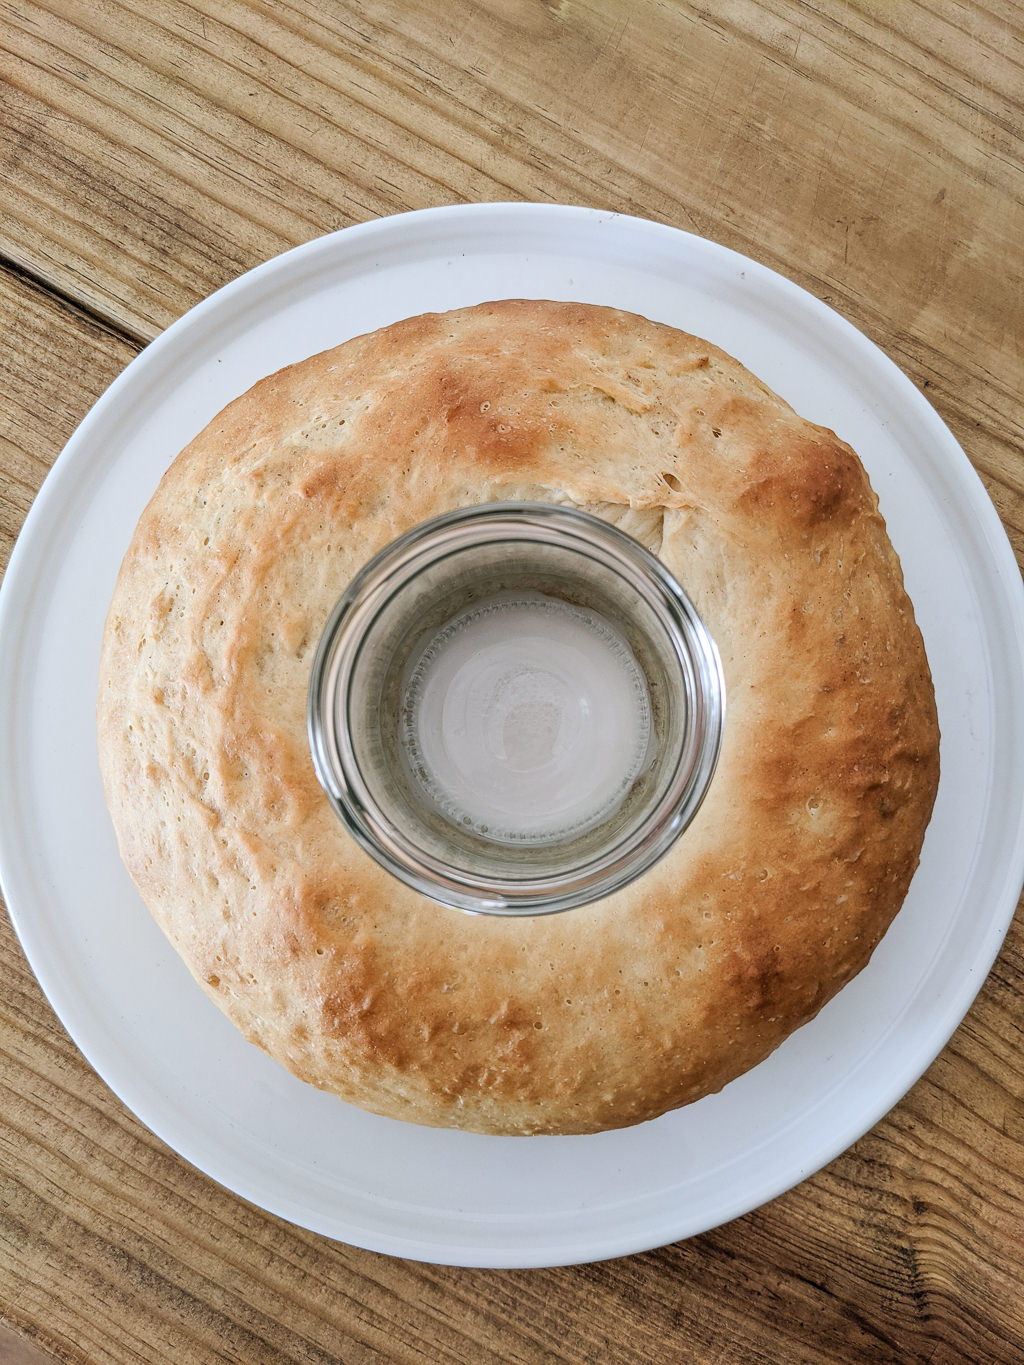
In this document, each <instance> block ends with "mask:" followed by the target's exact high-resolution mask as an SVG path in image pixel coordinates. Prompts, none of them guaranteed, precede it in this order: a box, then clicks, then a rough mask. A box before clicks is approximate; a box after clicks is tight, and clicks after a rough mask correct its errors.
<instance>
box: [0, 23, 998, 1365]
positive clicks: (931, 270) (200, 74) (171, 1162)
mask: <svg viewBox="0 0 1024 1365" xmlns="http://www.w3.org/2000/svg"><path fill="white" fill-rule="evenodd" d="M0 62H2V67H0V74H2V77H3V81H4V89H3V99H2V107H0V170H2V176H0V196H2V198H0V264H2V265H3V266H4V269H3V270H0V335H2V337H3V340H4V345H3V347H0V368H2V373H3V378H2V389H0V392H2V393H3V395H4V400H3V402H2V403H0V567H2V566H3V565H4V564H6V561H7V557H8V555H9V553H10V548H11V544H12V542H13V537H14V535H15V534H16V532H17V529H18V527H19V526H20V524H21V522H22V520H23V518H24V515H25V513H26V511H27V509H28V507H29V505H30V502H31V499H32V497H33V495H34V493H35V491H36V489H37V488H38V486H39V484H40V482H41V480H42V478H43V476H44V475H45V472H46V470H47V469H48V468H49V466H50V465H51V464H52V462H53V460H54V459H55V458H56V456H57V454H58V452H59V450H60V448H61V446H62V445H63V443H64V441H65V440H66V439H67V437H68V436H69V435H70V434H71V432H72V430H73V429H74V427H75V425H76V424H77V422H78V421H79V420H80V418H81V417H82V416H83V415H84V413H85V411H86V410H87V409H88V407H89V405H90V403H91V402H92V401H93V400H94V399H95V398H96V397H97V396H98V395H99V394H100V393H101V392H102V391H103V389H104V388H105V387H106V386H107V385H108V384H109V382H110V381H111V379H112V378H113V377H114V376H115V375H116V374H117V373H118V372H119V371H120V369H121V368H123V366H124V365H125V364H127V363H128V361H129V360H130V359H131V358H132V357H133V356H134V355H135V354H136V353H137V352H138V350H139V348H140V347H141V346H142V345H143V344H144V343H145V342H146V341H148V340H149V339H150V338H152V337H153V336H154V335H156V333H157V332H159V331H160V330H161V329H162V328H163V327H165V326H166V325H167V324H168V323H169V322H170V321H172V320H173V319H174V318H175V317H177V316H178V315H179V314H180V313H181V312H183V311H184V310H185V309H187V308H188V307H189V306H191V305H192V304H193V303H195V302H196V301H197V300H198V299H200V298H201V297H203V296H204V295H206V294H207V293H209V292H210V291H211V290H212V289H214V288H216V287H217V286H218V285H220V284H222V283H224V282H225V281H226V280H228V279H230V278H233V277H234V276H235V275H237V274H238V273H239V272H240V271H242V270H245V269H247V268H249V267H250V266H252V265H254V264H256V263H258V262H259V261H261V260H264V259H266V258H267V257H269V256H271V255H273V254H275V253H276V252H278V251H280V250H282V249H284V248H286V247H288V246H291V245H294V244H296V243H298V242H302V241H305V240H308V239H309V238H310V237H312V236H315V235H317V234H319V233H322V232H325V231H329V230H332V229H334V228H336V227H342V226H345V225H347V224H349V223H352V222H357V221H362V220H365V219H367V218H371V217H374V216H376V215H379V214H383V213H391V212H396V211H401V210H405V209H409V208H419V207H424V206H428V205H433V204H440V203H453V202H462V201H470V200H501V199H536V200H544V201H554V202H567V203H589V204H594V205H597V206H601V207H610V208H615V209H619V210H623V211H626V212H634V213H640V214H642V215H644V216H646V217H651V218H656V219H660V220H662V221H666V222H669V223H673V224H675V225H676V226H679V227H683V228H688V229H690V230H694V231H697V232H700V233H703V234H705V235H707V236H709V237H712V238H714V239H715V240H717V241H719V242H722V243H724V244H725V245H728V246H732V247H735V248H737V249H739V250H741V251H744V252H746V253H747V254H749V255H751V256H753V257H755V258H757V259H759V260H762V261H764V262H765V263H766V264H768V265H770V266H773V267H774V268H777V269H779V270H781V271H782V272H783V273H785V274H786V275H788V276H789V277H790V278H792V279H795V280H796V281H798V282H799V283H801V284H803V285H804V286H805V287H807V288H808V289H810V290H812V292H814V293H816V294H817V295H818V296H819V297H821V298H824V299H826V300H828V301H829V302H830V303H832V304H833V306H835V307H836V308H837V309H838V310H839V311H840V312H842V313H843V314H845V315H846V316H847V317H849V318H850V319H851V320H852V321H853V322H854V323H856V325H857V326H859V327H861V328H862V329H863V330H864V331H865V332H866V333H867V334H868V335H869V336H871V337H873V339H874V340H876V341H877V342H878V343H879V344H880V345H881V346H882V347H883V349H885V350H886V351H887V352H888V354H889V355H891V356H892V357H893V358H894V359H895V360H896V361H897V363H898V364H900V365H901V366H902V367H903V368H904V369H905V370H906V372H907V373H908V374H909V375H910V376H911V378H912V379H913V380H914V381H915V382H916V383H917V384H918V385H919V387H921V388H922V389H923V390H924V391H925V392H926V394H927V395H928V397H929V398H930V399H931V401H932V402H933V403H934V405H935V406H936V408H937V409H938V411H939V412H940V414H941V415H942V416H943V418H944V419H945V420H946V421H947V422H948V423H949V425H950V427H951V428H952V430H953V432H954V434H955V435H956V436H957V438H958V440H959V441H960V442H961V444H962V445H963V447H964V449H965V450H966V451H967V453H968V455H969V456H970V458H971V460H972V461H973V462H974V464H975V466H976V468H978V470H979V472H980V473H981V475H982V478H983V479H984V481H985V484H986V487H987V488H988V489H989V492H990V494H991V496H992V498H993V501H994V502H995V505H996V507H997V509H998V510H999V512H1000V514H1001V516H1002V517H1003V521H1004V524H1005V525H1006V527H1007V530H1008V533H1009V535H1010V537H1011V540H1012V541H1013V543H1014V545H1015V548H1016V550H1017V553H1018V558H1019V559H1020V560H1022V561H1024V459H1022V456H1021V443H1022V435H1024V433H1022V426H1024V416H1022V413H1024V409H1022V405H1021V398H1020V395H1021V393H1022V392H1024V352H1022V348H1021V346H1020V339H1021V336H1022V335H1024V256H1022V252H1021V250H1020V243H1021V241H1022V240H1024V170H1022V166H1024V138H1022V131H1024V107H1022V99H1021V96H1022V91H1024V79H1022V75H1024V13H1022V12H1021V11H1020V9H1019V8H1018V7H1017V6H1015V5H1011V4H1009V3H1003V2H1002V0H986V3H983V4H979V5H973V4H972V5H970V6H967V5H961V4H956V3H952V0H949V2H947V0H929V2H928V3H917V0H913V2H908V3H904V4H901V5H899V6H889V5H883V4H879V3H877V0H873V2H872V3H868V0H864V2H863V3H839V0H835V2H834V3H818V4H810V3H801V2H800V0H762V3H758V4H753V3H749V0H724V2H722V3H717V4H716V5H714V6H713V7H711V6H700V5H697V4H676V3H660V2H659V0H636V2H635V3H629V4H626V3H621V0H590V2H589V3H586V2H584V0H580V2H579V3H577V2H576V0H548V2H547V3H545V2H544V0H480V2H479V3H469V0H453V3H449V4H446V5H444V6H437V5H434V4H427V3H425V0H414V2H412V3H407V2H406V0H364V2H363V3H346V4H331V5H322V4H317V3H314V0H288V2H285V0H280V2H279V0H273V2H272V0H252V3H250V4H239V3H228V0H204V3H202V4H200V3H196V4H185V3H181V2H180V0H131V2H129V3H120V2H119V0H89V3H86V0H46V3H17V2H13V0H0ZM1020 923H1021V921H1020V918H1019V917H1018V920H1017V922H1016V923H1015V924H1014V926H1013V927H1012V928H1011V931H1010V935H1009V937H1008V939H1007V941H1006V944H1005V945H1004V948H1003V951H1002V953H1001V954H1000V956H999V959H998V961H997V963H996V965H995V968H994V970H993V972H992V973H991V975H990V976H989V978H988V980H987V981H986V983H985V985H984V987H983V989H982V991H981V994H980V996H979V998H978V1000H977V1002H976V1004H975V1005H974V1007H973V1008H972V1010H971V1012H970V1014H969V1015H968V1017H967V1019H966V1020H965V1022H964V1024H963V1025H962V1026H961V1028H960V1029H959V1030H958V1031H957V1033H956V1035H955V1037H954V1038H953V1040H952V1042H951V1043H950V1044H949V1046H948V1047H947V1048H946V1049H945V1050H944V1051H943V1053H942V1054H941V1056H940V1057H939V1058H938V1059H937V1061H936V1062H935V1063H934V1064H933V1066H932V1067H931V1068H930V1069H929V1071H928V1072H927V1074H926V1075H925V1077H924V1078H923V1079H922V1080H921V1081H920V1082H919V1083H918V1084H917V1085H916V1086H915V1087H914V1089H913V1090H912V1091H911V1092H910V1094H909V1095H908V1096H907V1097H906V1098H905V1099H904V1100H903V1102H902V1103H901V1104H899V1105H898V1106H897V1107H896V1109H895V1110H894V1111H893V1112H892V1113H891V1114H890V1115H889V1116H888V1117H887V1118H885V1119H884V1120H883V1121H882V1122H881V1123H879V1124H878V1125H877V1126H876V1127H875V1128H874V1129H873V1130H872V1131H871V1132H870V1133H869V1134H868V1135H867V1136H866V1137H864V1138H863V1139H862V1140H861V1141H860V1142H859V1143H857V1144H856V1145H855V1146H854V1147H853V1148H852V1149H851V1150H850V1151H849V1152H847V1153H845V1154H844V1155H843V1156H841V1157H839V1158H838V1159H837V1160H836V1161H834V1162H833V1163H832V1164H831V1165H830V1166H829V1167H827V1168H826V1170H824V1171H823V1172H821V1173H819V1174H818V1175H817V1176H814V1177H813V1178H811V1179H810V1180H808V1181H806V1182H805V1183H804V1184H803V1185H801V1186H800V1187H798V1188H797V1189H795V1190H793V1191H791V1192H789V1193H788V1194H786V1195H784V1196H782V1197H781V1198H779V1199H777V1200H775V1201H774V1202H773V1203H772V1204H770V1205H768V1206H767V1207H765V1208H763V1209H760V1210H758V1211H756V1212H754V1213H752V1214H750V1215H748V1216H747V1217H746V1218H743V1219H740V1220H737V1221H736V1222H734V1223H731V1224H729V1225H727V1226H726V1227H723V1228H720V1229H717V1230H715V1231H713V1232H709V1233H707V1234H705V1235H704V1236H702V1237H698V1238H694V1239H692V1240H690V1241H688V1242H685V1243H680V1244H678V1245H676V1246H672V1247H668V1248H664V1249H662V1250H659V1251H654V1252H650V1253H648V1254H646V1255H642V1256H636V1257H631V1258H626V1259H622V1260H616V1261H610V1262H605V1263H601V1264H596V1265H589V1266H578V1267H570V1268H565V1269H559V1270H549V1271H536V1272H514V1271H507V1272H485V1271H473V1270H465V1271H463V1270H452V1269H445V1268H441V1267H431V1266H426V1265H418V1264H415V1263H411V1262H404V1261H400V1260H395V1259H390V1258H386V1257H381V1256H376V1255H374V1254H372V1253H369V1252H363V1251H359V1250H356V1249H353V1248H348V1247H345V1246H342V1245H339V1244H335V1243H331V1242H328V1241H326V1240H325V1239H323V1238H319V1237H316V1236H314V1235H313V1234H309V1233H305V1232H302V1231H301V1230H298V1229H295V1228H293V1227H290V1226H289V1225H287V1224H285V1223H283V1222H281V1221H279V1220H277V1219H275V1218H272V1217H270V1216H269V1215H266V1214H264V1213H262V1212H261V1211H260V1210H257V1209H255V1208H253V1207H251V1206H249V1205H247V1204H246V1203H244V1202H243V1201H241V1200H239V1199H237V1198H235V1197H234V1196H232V1195H229V1194H227V1193H226V1192H225V1191H223V1190H221V1189H220V1188H219V1187H218V1186H216V1185H215V1184H213V1183H212V1182H211V1181H209V1180H208V1179H207V1178H206V1177H204V1176H202V1175H200V1174H199V1173H198V1172H196V1171H194V1170H193V1169H192V1168H190V1167H189V1166H187V1165H186V1164H185V1163H184V1162H182V1161H181V1160H180V1159H179V1158H178V1157H176V1156H175V1155H174V1154H173V1153H171V1152H169V1151H168V1150H167V1149H166V1148H165V1147H164V1146H163V1145H162V1144H161V1143H160V1142H159V1141H158V1140H157V1139H156V1138H154V1137H153V1136H152V1135H151V1134H150V1133H148V1131H147V1130H146V1129H144V1128H143V1127H142V1125H141V1124H139V1123H138V1122H137V1121H136V1120H135V1119H134V1118H133V1117H132V1116H131V1115H130V1114H129V1113H127V1111H126V1110H125V1109H124V1108H123V1106H122V1105H121V1104H120V1103H119V1102H118V1101H117V1100H116V1099H114V1097H113V1096H112V1095H111V1094H110V1093H109V1092H108V1091H107V1090H106V1088H105V1087H104V1085H103V1084H102V1082H100V1081H99V1080H98V1078H97V1077H96V1076H95V1074H94V1073H93V1072H92V1071H91V1069H90V1068H89V1066H88V1065H87V1064H86V1063H85V1061H84V1060H83V1058H82V1057H81V1056H80V1054H79V1053H78V1052H77V1050H76V1049H75V1047H74V1046H73V1044H72V1043H71V1042H70V1040H69V1039H68V1037H67V1036H66V1034H65V1033H64V1031H63V1029H62V1027H61V1025H60V1024H59V1022H58V1021H57V1020H56V1018H55V1017H54V1015H53V1013H52V1011H51V1010H50V1007H49V1005H48V1004H47V1003H46V1001H45V999H44V998H43V996H42V994H41V992H40V990H39V987H38V985H37V984H36V982H35V980H34V978H33V976H32V974H31V971H30V970H29V968H28V966H27V964H26V962H25V960H24V957H23V956H22V954H21V951H20V949H19V947H18V945H17V942H16V940H15V937H14V934H13V931H12V930H11V928H10V925H9V923H8V921H7V920H6V919H5V918H3V919H0V965H2V970H3V981H4V986H3V989H2V991H0V1321H2V1322H7V1323H8V1324H10V1325H11V1326H12V1327H13V1328H14V1329H16V1330H17V1332H18V1333H19V1335H20V1336H21V1337H22V1338H24V1339H25V1340H29V1341H35V1342H37V1343H38V1344H39V1345H40V1346H41V1347H42V1348H44V1349H46V1350H47V1351H49V1352H50V1353H52V1355H53V1356H54V1357H55V1358H56V1359H57V1360H60V1361H66V1362H86V1361H88V1362H107V1361H110V1362H116V1365H121V1362H146V1365H152V1362H156V1361H159V1362H163V1361H168V1362H179V1361H188V1362H197V1363H198V1365H202V1363H203V1362H206V1361H210V1362H215V1361H217V1362H219V1361H225V1360H227V1361H238V1362H246V1363H247V1365H257V1363H258V1365H263V1362H278V1361H282V1362H283V1361H310V1362H327V1361H345V1362H346V1365H348V1363H349V1362H355V1363H356V1365H358V1363H359V1362H364V1361H367V1362H368V1361H380V1360H394V1361H402V1362H405V1361H408V1362H423V1361H431V1362H433V1361H466V1362H472V1363H473V1365H476V1363H477V1362H491V1361H493V1362H506V1361H508V1362H513V1361H523V1362H536V1361H592V1362H606V1361H612V1362H627V1363H628V1362H634V1361H635V1362H638V1363H639V1362H655V1363H657V1362H678V1361H681V1360H693V1361H701V1362H703V1361H707V1362H711V1361H715V1362H718V1361H728V1362H730V1365H733V1363H737V1365H744V1363H745V1362H780V1361H785V1362H787V1365H789V1362H793V1363H794V1365H802V1363H803V1362H807V1363H808V1365H811V1363H812V1362H823V1361H828V1362H833V1361H834V1362H843V1363H844V1365H846V1363H847V1362H853V1363H855V1362H860V1361H864V1362H874V1361H879V1362H881V1361H885V1362H888V1361H899V1362H904V1361H908V1362H914V1361H922V1362H925V1361H929V1362H936V1363H937V1365H945V1362H949V1363H950V1365H952V1363H953V1362H960V1361H972V1362H988V1361H994V1362H1007V1365H1009V1363H1010V1362H1015V1361H1020V1360H1021V1359H1024V1309H1022V1307H1021V1304H1020V1294H1019V1288H1020V1267H1021V1265H1022V1264H1024V1232H1022V1227H1024V1222H1022V1217H1021V1213H1022V1198H1024V1049H1022V1047H1021V1042H1022V1029H1021V1024H1020V1020H1021V1018H1022V1009H1021V1006H1022V1002H1024V934H1022V931H1021V927H1020ZM0 1352H2V1346H0ZM3 1358H4V1357H3V1355H2V1353H0V1360H2V1359H3Z"/></svg>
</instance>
